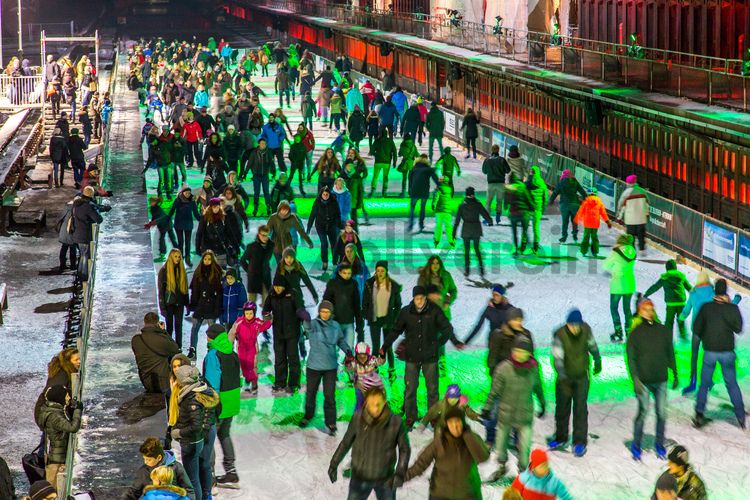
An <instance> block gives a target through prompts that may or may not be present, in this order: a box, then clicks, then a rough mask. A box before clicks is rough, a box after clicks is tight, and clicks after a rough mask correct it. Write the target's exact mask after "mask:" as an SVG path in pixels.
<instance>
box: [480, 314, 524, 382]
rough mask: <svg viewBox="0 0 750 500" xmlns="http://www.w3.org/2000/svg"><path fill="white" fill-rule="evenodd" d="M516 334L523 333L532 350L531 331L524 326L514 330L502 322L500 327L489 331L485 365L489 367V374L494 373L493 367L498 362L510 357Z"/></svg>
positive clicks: (495, 366)
mask: <svg viewBox="0 0 750 500" xmlns="http://www.w3.org/2000/svg"><path fill="white" fill-rule="evenodd" d="M518 335H523V336H525V337H526V338H528V339H529V342H531V349H532V352H533V349H534V339H533V337H532V336H531V332H530V331H528V330H527V329H526V328H523V329H521V330H514V329H512V328H511V327H510V326H509V325H508V324H507V323H504V324H503V325H502V326H500V328H497V329H495V330H492V331H491V332H490V338H489V349H488V352H487V367H488V368H489V371H490V376H492V374H493V373H495V368H497V366H498V365H499V364H500V363H502V362H503V361H506V360H508V359H510V351H511V349H512V348H513V342H514V341H515V339H516V336H518Z"/></svg>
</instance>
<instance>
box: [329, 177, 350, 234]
mask: <svg viewBox="0 0 750 500" xmlns="http://www.w3.org/2000/svg"><path fill="white" fill-rule="evenodd" d="M332 191H333V196H334V198H336V203H338V205H339V215H340V216H341V227H344V226H345V225H346V221H348V220H349V214H350V213H351V211H352V194H351V193H350V192H349V190H348V189H346V183H345V182H344V179H343V178H342V177H339V178H338V179H336V182H335V183H334V184H333V190H332Z"/></svg>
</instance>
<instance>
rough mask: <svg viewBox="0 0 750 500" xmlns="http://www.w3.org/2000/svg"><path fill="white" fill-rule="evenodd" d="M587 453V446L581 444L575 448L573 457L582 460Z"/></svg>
mask: <svg viewBox="0 0 750 500" xmlns="http://www.w3.org/2000/svg"><path fill="white" fill-rule="evenodd" d="M586 451H588V450H587V448H586V445H585V444H581V443H579V444H577V445H575V446H574V447H573V455H574V456H576V457H578V458H581V457H582V456H584V455H585V454H586Z"/></svg>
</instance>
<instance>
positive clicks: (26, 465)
mask: <svg viewBox="0 0 750 500" xmlns="http://www.w3.org/2000/svg"><path fill="white" fill-rule="evenodd" d="M45 440H46V436H45V435H44V433H42V439H41V441H40V442H39V446H37V447H36V448H35V449H34V451H32V452H31V453H27V454H26V455H24V456H23V457H22V458H21V465H22V466H23V471H24V472H25V473H26V477H27V478H28V479H29V484H34V483H35V482H36V481H41V480H42V479H44V478H45V477H46V474H45V470H44V444H45Z"/></svg>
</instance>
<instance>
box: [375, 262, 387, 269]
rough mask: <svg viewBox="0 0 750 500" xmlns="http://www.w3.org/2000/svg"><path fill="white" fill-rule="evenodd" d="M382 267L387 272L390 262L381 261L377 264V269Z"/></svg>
mask: <svg viewBox="0 0 750 500" xmlns="http://www.w3.org/2000/svg"><path fill="white" fill-rule="evenodd" d="M379 267H382V268H383V269H385V270H386V271H387V270H388V261H387V260H379V261H377V262H376V263H375V269H377V268H379Z"/></svg>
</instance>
